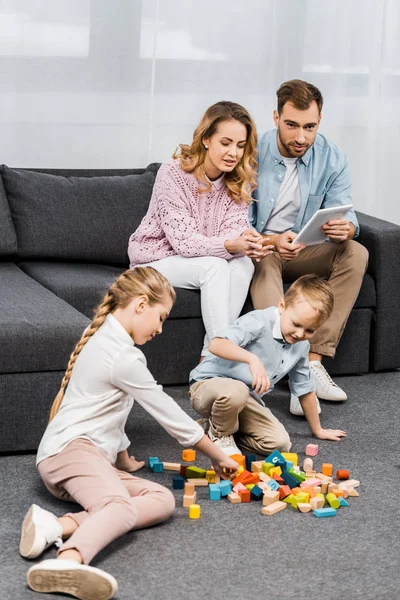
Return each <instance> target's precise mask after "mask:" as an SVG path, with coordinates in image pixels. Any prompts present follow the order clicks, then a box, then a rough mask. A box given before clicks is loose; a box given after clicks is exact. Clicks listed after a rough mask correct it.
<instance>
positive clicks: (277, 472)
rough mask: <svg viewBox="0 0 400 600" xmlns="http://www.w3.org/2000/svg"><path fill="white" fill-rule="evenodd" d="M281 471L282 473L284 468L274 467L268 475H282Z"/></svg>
mask: <svg viewBox="0 0 400 600" xmlns="http://www.w3.org/2000/svg"><path fill="white" fill-rule="evenodd" d="M281 473H282V469H281V468H280V467H272V469H270V470H269V473H268V475H269V476H270V477H274V475H280V474H281ZM274 479H275V478H274Z"/></svg>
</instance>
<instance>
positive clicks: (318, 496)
mask: <svg viewBox="0 0 400 600" xmlns="http://www.w3.org/2000/svg"><path fill="white" fill-rule="evenodd" d="M316 498H320V499H321V500H322V506H325V496H324V494H317V495H316Z"/></svg>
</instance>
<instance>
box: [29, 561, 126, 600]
mask: <svg viewBox="0 0 400 600" xmlns="http://www.w3.org/2000/svg"><path fill="white" fill-rule="evenodd" d="M27 582H28V585H29V587H30V588H31V589H32V590H34V591H35V592H42V593H45V594H46V593H51V592H60V593H62V594H70V595H71V596H75V598H79V600H109V599H110V598H112V597H113V596H114V594H115V592H116V589H115V586H114V585H113V584H112V583H111V582H110V581H108V579H106V577H105V576H104V575H103V574H102V573H96V572H93V570H84V567H83V569H82V570H76V569H60V570H57V569H51V570H50V569H41V568H40V567H38V568H35V567H32V568H31V569H30V570H29V571H28V574H27Z"/></svg>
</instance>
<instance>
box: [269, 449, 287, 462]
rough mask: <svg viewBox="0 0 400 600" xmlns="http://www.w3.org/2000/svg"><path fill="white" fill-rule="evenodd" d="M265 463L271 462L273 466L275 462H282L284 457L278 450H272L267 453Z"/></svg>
mask: <svg viewBox="0 0 400 600" xmlns="http://www.w3.org/2000/svg"><path fill="white" fill-rule="evenodd" d="M265 462H266V463H272V464H273V466H276V464H277V463H280V462H282V463H284V462H285V459H284V457H283V456H282V454H281V453H280V452H279V450H274V451H273V452H271V454H269V455H268V456H267V458H266V459H265Z"/></svg>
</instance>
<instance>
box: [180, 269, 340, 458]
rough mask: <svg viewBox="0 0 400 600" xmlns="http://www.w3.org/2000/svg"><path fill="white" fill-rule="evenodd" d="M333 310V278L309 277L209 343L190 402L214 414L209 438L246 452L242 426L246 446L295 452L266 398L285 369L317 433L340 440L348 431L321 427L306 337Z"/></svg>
mask: <svg viewBox="0 0 400 600" xmlns="http://www.w3.org/2000/svg"><path fill="white" fill-rule="evenodd" d="M332 309H333V294H332V290H331V288H330V285H329V283H328V282H327V281H324V280H322V279H319V278H318V277H317V276H316V275H304V276H303V277H300V278H299V279H297V281H295V283H293V284H292V286H291V287H290V289H289V290H288V291H287V293H286V294H285V296H284V297H283V298H281V300H280V302H279V306H278V307H274V306H271V307H269V308H266V309H264V310H254V311H252V312H250V313H248V314H246V315H243V316H242V317H240V318H239V319H237V320H236V321H235V322H234V323H233V324H232V325H231V326H230V327H228V328H227V329H225V331H223V332H222V333H221V335H220V336H218V337H215V338H214V339H213V340H212V341H211V343H210V347H209V350H210V351H209V353H208V354H207V355H206V357H205V358H204V360H203V362H202V363H200V364H199V365H198V366H197V367H196V368H195V369H194V370H193V371H192V372H191V373H190V390H189V395H190V398H191V403H192V407H193V408H194V409H195V410H196V411H197V412H198V413H199V414H200V415H202V416H203V417H209V422H210V428H209V432H208V435H209V437H210V438H211V439H212V440H213V441H214V442H215V443H217V444H218V445H219V446H220V447H221V448H222V449H223V450H224V452H226V454H228V455H231V454H238V453H239V454H240V451H239V449H238V447H237V446H236V443H235V440H234V437H233V434H234V433H236V432H237V438H238V440H239V443H240V445H241V446H243V447H244V448H245V449H246V450H250V451H252V452H257V453H258V454H265V455H267V454H269V453H270V452H271V451H272V450H274V449H275V448H277V449H278V450H280V451H282V452H288V451H289V450H290V447H291V442H290V438H289V435H288V433H287V431H286V429H285V428H284V426H283V425H282V423H280V422H279V421H278V419H277V418H276V417H274V415H273V414H272V413H271V411H270V410H269V409H268V408H267V407H266V406H265V405H264V403H263V401H262V400H261V398H260V397H261V396H263V394H266V393H267V392H271V391H272V390H273V387H274V385H275V384H276V383H277V382H278V381H279V380H280V379H282V377H284V376H285V375H286V374H287V375H288V376H289V387H290V391H291V392H292V394H295V395H296V396H298V397H299V399H300V402H301V406H302V408H303V411H304V414H305V416H306V418H307V421H308V423H309V425H310V428H311V431H312V433H313V434H314V435H315V437H317V438H319V439H326V440H336V441H339V440H340V438H341V437H343V436H345V435H346V433H345V432H344V431H341V430H336V429H323V428H322V427H321V423H320V419H319V414H318V413H319V405H318V404H317V397H316V395H315V392H314V383H313V379H312V376H311V372H310V367H309V361H308V353H309V349H310V344H309V342H308V340H309V339H310V338H311V337H312V336H313V335H314V333H315V332H316V330H317V329H318V327H320V326H321V325H322V324H323V323H324V322H325V321H326V320H327V319H328V318H329V316H330V315H331V313H332ZM249 388H250V389H249ZM250 390H251V391H250Z"/></svg>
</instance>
